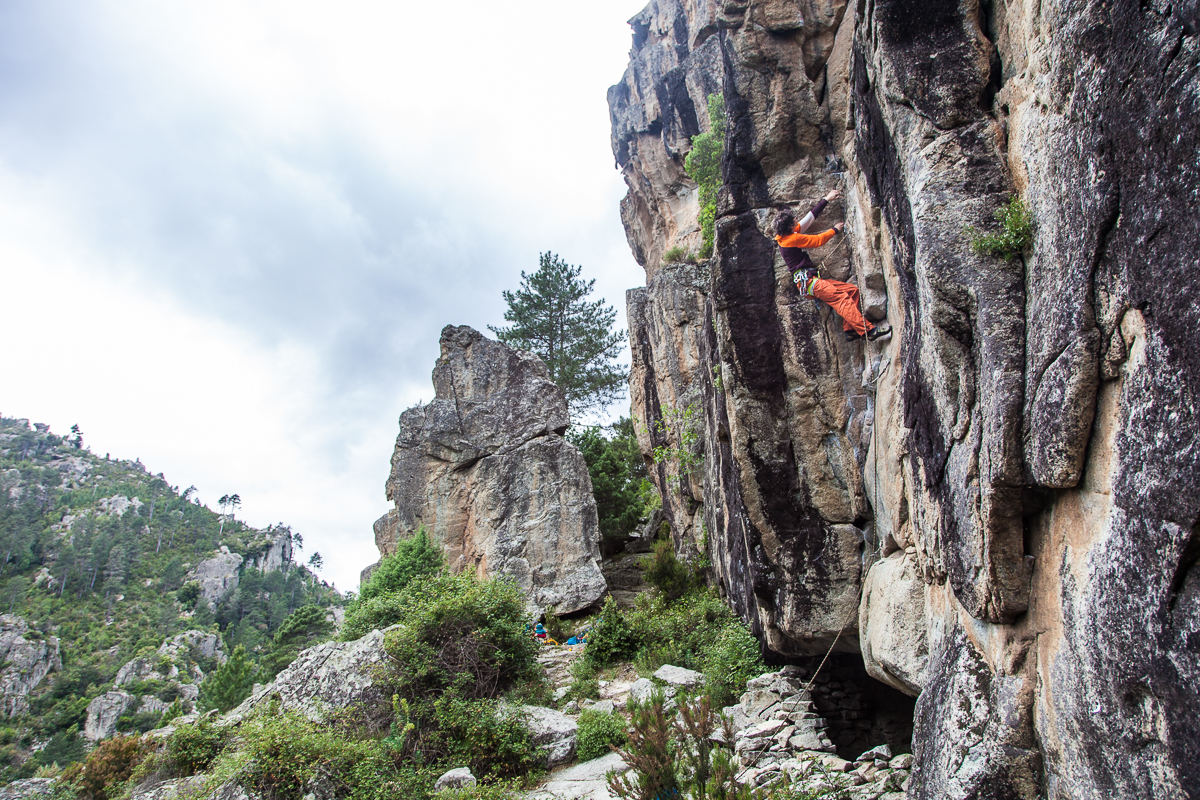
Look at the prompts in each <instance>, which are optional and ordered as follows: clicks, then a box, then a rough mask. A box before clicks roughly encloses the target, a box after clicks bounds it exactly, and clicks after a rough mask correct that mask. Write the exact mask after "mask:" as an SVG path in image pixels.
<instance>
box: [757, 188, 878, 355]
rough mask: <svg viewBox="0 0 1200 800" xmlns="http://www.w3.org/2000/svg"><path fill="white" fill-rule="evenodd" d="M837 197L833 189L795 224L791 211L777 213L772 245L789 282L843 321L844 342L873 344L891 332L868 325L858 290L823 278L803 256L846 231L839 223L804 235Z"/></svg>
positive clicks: (843, 225)
mask: <svg viewBox="0 0 1200 800" xmlns="http://www.w3.org/2000/svg"><path fill="white" fill-rule="evenodd" d="M840 196H841V193H840V192H839V191H838V190H837V189H834V190H833V191H831V192H830V193H829V194H827V195H825V199H823V200H821V202H819V203H817V204H816V205H815V206H814V207H813V209H812V211H809V212H808V213H807V214H805V215H804V218H803V219H801V220H800V222H798V223H797V222H796V218H795V217H794V216H793V215H792V212H791V209H787V208H785V209H783V210H782V211H780V212H779V214H777V215H776V217H775V242H776V243H777V244H778V245H779V249H780V251H781V252H782V253H783V261H784V263H785V264H787V266H788V269H789V270H791V272H792V280H793V281H794V282H795V284H796V288H797V289H799V290H800V293H801V294H803V295H804V296H806V297H815V298H816V299H818V300H823V301H825V302H826V303H828V304H829V306H830V308H832V309H833V310H834V311H836V312H837V314H838V316H840V317H841V318H842V330H843V331H844V332H845V334H846V341H847V342H853V341H854V340H855V339H861V338H862V337H863V336H864V335H865V336H866V337H867V338H868V339H870V340H871V341H872V342H873V341H875V340H876V339H882V338H884V337H886V336H891V335H892V329H891V328H890V327H888V326H887V325H884V326H881V327H875V326H874V325H872V324H871V323H870V322H868V321H867V320H866V319H865V318H864V317H863V315H862V313H861V312H860V311H859V310H858V287H857V286H855V285H854V284H852V283H845V282H843V281H832V280H829V279H827V278H822V277H821V276H820V274H819V272H818V270H817V268H816V267H815V266H813V262H812V259H811V258H809V257H808V253H806V252H804V248H806V247H820V246H821V245H823V244H825V243H826V242H828V241H829V240H830V239H832V238H833V236H834V234H836V233H841V232H842V230H843V228H845V223H844V222H839V223H837V224H835V225H834V226H833V227H832V228H830V229H829V230H827V231H825V232H823V233H817V234H812V235H809V234H806V233H805V231H806V230H808V228H809V226H811V225H812V224H813V221H814V220H816V218H817V217H818V216H820V214H821V212H822V211H824V210H825V206H826V205H828V204H829V203H831V202H833V201H834V200H836V199H838V197H840Z"/></svg>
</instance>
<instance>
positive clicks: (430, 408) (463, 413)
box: [376, 326, 606, 615]
mask: <svg viewBox="0 0 1200 800" xmlns="http://www.w3.org/2000/svg"><path fill="white" fill-rule="evenodd" d="M441 348H442V354H441V357H440V358H439V359H438V361H437V365H436V366H435V367H434V372H433V383H434V389H435V392H436V394H435V397H434V399H433V401H432V402H430V403H429V404H428V405H424V406H419V407H416V408H411V409H409V410H408V411H405V412H404V414H403V415H402V416H401V417H400V435H399V437H398V438H397V440H396V448H395V452H394V454H393V456H392V472H391V477H390V478H389V479H388V481H387V494H388V499H390V500H392V501H394V503H395V516H394V517H393V516H392V515H390V514H389V516H388V517H387V518H384V519H381V520H380V521H379V523H378V524H377V526H376V535H377V544H378V545H379V548H380V552H381V553H382V554H384V555H387V554H388V553H390V552H392V551H393V550H394V548H395V541H397V539H398V538H401V537H405V536H409V535H411V534H412V533H413V532H414V531H416V529H417V528H418V526H421V525H424V526H425V527H426V529H427V530H428V531H429V532H430V533H431V534H432V535H433V537H434V538H435V539H436V540H437V541H438V542H439V543H440V544H441V545H442V547H443V549H444V550H445V553H446V558H447V562H448V564H449V566H450V568H451V569H452V570H455V571H461V570H464V569H469V570H473V571H474V572H476V573H477V574H478V575H480V576H481V577H482V576H487V575H505V576H508V577H509V578H511V579H513V580H514V581H515V582H516V583H517V585H518V586H519V587H520V588H521V589H522V591H524V592H525V595H526V598H527V601H528V605H529V609H530V612H531V613H532V614H535V615H537V614H541V613H555V614H564V613H569V612H573V611H578V610H580V609H583V608H587V607H588V606H591V605H593V604H595V603H596V602H597V601H598V600H599V599H600V597H601V596H602V595H603V593H604V590H605V588H606V585H605V581H604V576H603V574H602V573H601V572H600V564H599V561H600V550H599V536H600V534H599V528H598V523H597V518H596V505H595V500H594V498H593V496H592V487H591V477H590V476H589V474H588V471H587V465H586V464H585V463H584V461H583V457H582V456H581V455H580V454H579V451H578V450H577V449H576V448H575V447H574V446H573V445H572V444H570V443H569V442H567V441H566V440H565V439H563V438H562V436H561V434H562V432H563V431H564V430H565V429H566V426H567V423H568V417H567V407H566V400H565V397H564V395H563V392H562V390H561V389H559V388H558V387H557V386H555V385H554V384H553V383H551V382H550V379H549V376H548V373H547V371H546V367H545V365H544V364H543V363H542V362H541V360H540V359H538V358H537V357H536V356H534V355H532V354H530V353H527V352H525V351H522V350H516V349H514V348H511V347H509V346H507V345H505V344H502V343H500V342H496V341H492V340H490V339H487V338H485V337H484V336H483V335H482V334H480V333H478V332H477V331H474V330H472V329H471V328H467V327H458V328H456V327H449V326H448V327H446V328H445V329H444V330H443V331H442V339H441Z"/></svg>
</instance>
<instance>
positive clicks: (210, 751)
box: [166, 720, 230, 778]
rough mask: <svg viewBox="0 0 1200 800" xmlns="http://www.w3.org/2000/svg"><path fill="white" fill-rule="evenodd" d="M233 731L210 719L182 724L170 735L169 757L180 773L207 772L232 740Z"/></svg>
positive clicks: (176, 773)
mask: <svg viewBox="0 0 1200 800" xmlns="http://www.w3.org/2000/svg"><path fill="white" fill-rule="evenodd" d="M229 738H230V734H229V731H228V730H226V729H225V728H218V727H217V726H216V725H213V724H212V723H211V722H208V721H206V720H201V721H199V722H197V723H195V724H193V725H181V726H180V727H178V728H176V729H175V731H174V732H173V733H172V734H171V736H170V738H168V739H167V748H166V749H167V753H166V755H167V759H168V761H169V762H170V764H171V766H172V771H173V772H174V774H175V775H176V776H177V777H181V778H186V777H187V776H189V775H195V774H197V773H199V772H204V771H205V770H207V769H208V767H209V765H210V764H212V762H213V761H215V760H216V758H217V756H219V755H221V753H222V752H223V751H224V750H225V748H226V747H227V746H228V744H229Z"/></svg>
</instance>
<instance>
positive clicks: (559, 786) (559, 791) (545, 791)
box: [524, 753, 629, 800]
mask: <svg viewBox="0 0 1200 800" xmlns="http://www.w3.org/2000/svg"><path fill="white" fill-rule="evenodd" d="M628 769H629V767H628V766H627V765H626V764H625V761H624V759H622V758H621V755H620V754H619V753H606V754H605V755H602V756H600V757H599V758H594V759H592V760H591V761H584V762H583V763H581V764H576V765H575V766H573V767H568V768H567V769H564V770H561V771H559V772H555V773H553V774H551V775H550V777H549V779H548V780H547V781H546V782H545V783H544V784H542V785H541V786H539V787H538V788H536V789H534V790H533V791H530V792H527V793H526V794H525V795H524V797H525V798H527V800H612V795H611V793H610V792H609V791H608V773H610V772H616V773H617V774H622V773H624V772H626V771H627V770H628Z"/></svg>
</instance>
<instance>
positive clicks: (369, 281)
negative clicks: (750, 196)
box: [0, 0, 642, 589]
mask: <svg viewBox="0 0 1200 800" xmlns="http://www.w3.org/2000/svg"><path fill="white" fill-rule="evenodd" d="M641 4H642V3H641V1H640V0H638V1H637V2H617V1H616V0H613V2H607V3H602V2H593V3H564V2H561V0H541V2H531V3H525V4H521V5H520V6H512V5H505V4H496V3H491V2H482V1H479V2H462V3H455V4H436V3H420V4H418V3H396V2H378V3H339V4H336V5H331V4H328V3H320V4H318V3H298V2H259V3H247V2H207V3H199V2H193V3H172V4H164V3H158V2H150V1H149V0H141V1H140V2H135V1H134V0H124V1H123V2H109V3H105V2H92V3H84V4H78V3H66V2H38V3H34V2H24V3H21V2H18V3H10V4H6V5H5V6H4V7H3V8H2V9H0V92H2V93H3V94H4V96H5V98H6V102H5V104H4V105H3V106H2V107H0V285H3V286H4V287H5V296H6V300H5V309H4V310H5V313H4V314H3V315H0V358H2V359H3V363H4V367H3V370H2V371H0V411H3V412H4V413H6V414H15V415H18V416H29V417H32V418H34V419H37V420H39V421H45V422H49V423H51V424H52V425H53V426H54V427H55V428H56V429H57V430H60V431H61V430H66V428H68V427H69V426H70V425H71V424H72V423H75V422H78V423H80V424H81V426H82V427H83V429H84V431H85V433H86V434H87V436H86V438H87V440H88V441H89V442H90V443H91V444H92V447H93V450H96V451H100V452H104V451H111V452H112V453H113V455H114V456H121V457H129V458H132V457H140V458H141V459H142V461H143V462H144V463H145V464H147V466H149V467H150V468H151V469H153V470H154V471H156V472H157V471H163V472H165V473H166V475H167V477H168V479H170V480H171V481H172V482H173V483H177V484H183V485H187V484H191V483H195V484H196V485H197V486H199V487H200V489H201V494H202V496H203V497H204V498H205V499H207V500H209V501H210V502H211V501H212V500H213V499H214V498H216V497H218V496H220V495H221V494H224V493H226V492H238V493H239V494H240V495H241V496H242V498H243V502H244V505H243V508H242V515H243V516H244V517H245V518H246V519H247V520H248V521H250V522H251V523H252V524H257V525H265V524H267V523H271V522H279V521H283V522H287V523H289V524H291V525H293V527H295V528H296V529H297V530H299V531H300V532H302V533H304V535H305V539H306V542H307V543H308V546H309V549H310V550H320V551H321V552H322V554H323V555H325V557H326V565H327V566H326V568H325V570H324V573H325V574H326V575H328V576H330V577H331V578H333V579H335V580H336V582H337V584H338V585H339V587H340V588H343V589H346V588H351V587H352V586H353V585H354V583H355V582H356V580H357V573H358V570H359V569H360V568H361V567H363V566H365V565H366V564H367V563H369V562H370V561H372V560H374V558H375V552H374V546H373V542H372V539H371V531H370V523H371V522H372V521H373V520H374V518H375V517H376V516H378V515H379V514H380V513H382V512H383V511H384V510H385V508H386V504H385V501H384V498H383V488H382V487H383V481H384V479H385V478H386V475H387V470H388V459H389V456H390V453H391V447H392V442H393V440H394V437H395V433H396V419H397V418H398V416H399V414H400V412H401V411H402V410H403V409H404V408H405V407H407V406H408V405H410V404H411V403H412V402H415V401H416V400H417V399H418V398H420V397H423V398H424V399H428V398H429V397H430V395H431V394H432V389H431V387H430V384H429V372H430V370H431V368H432V365H433V360H434V358H435V357H436V353H437V337H438V333H439V332H440V329H441V327H442V326H443V325H445V324H470V325H473V326H475V327H477V328H480V329H483V328H484V327H485V326H486V325H487V324H488V323H491V324H498V323H500V322H501V313H502V311H503V301H502V300H501V298H500V291H501V290H502V289H504V288H515V286H516V284H517V282H518V280H519V272H520V271H521V270H522V269H525V270H532V269H535V268H536V265H537V254H538V253H539V252H540V251H542V250H553V251H555V252H557V253H559V254H560V255H562V256H563V257H564V258H565V259H566V260H568V261H570V262H571V263H579V264H583V265H584V267H585V274H586V275H588V276H591V277H595V278H597V289H598V290H599V292H600V293H601V294H602V295H603V296H605V297H606V298H607V299H608V301H609V302H610V303H613V304H615V305H617V306H618V308H623V307H624V289H625V288H627V287H630V286H634V285H638V284H639V283H640V282H641V279H642V278H641V271H640V269H638V268H637V266H636V264H634V263H633V260H632V258H631V256H630V255H629V253H628V249H627V247H626V245H625V240H624V234H623V232H622V230H621V227H620V221H619V214H618V208H617V202H618V201H619V199H620V197H621V195H622V194H623V193H624V188H623V185H622V183H621V181H620V178H619V175H618V174H617V173H616V172H615V171H614V169H613V166H612V155H611V151H610V150H609V145H608V136H609V131H608V115H607V107H606V105H605V90H606V89H607V87H608V86H609V85H610V84H612V83H615V82H616V81H617V80H618V79H619V78H620V75H621V72H622V70H623V69H624V66H625V62H626V59H627V51H628V47H629V41H630V38H629V30H628V27H627V26H626V25H625V20H626V19H627V18H629V17H630V16H632V15H633V14H634V13H636V12H637V11H638V10H639V8H640V6H641Z"/></svg>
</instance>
